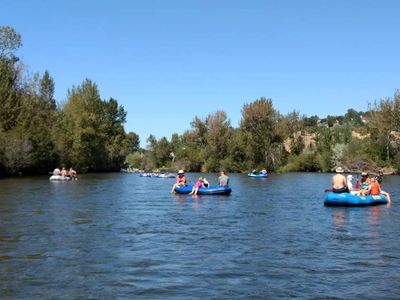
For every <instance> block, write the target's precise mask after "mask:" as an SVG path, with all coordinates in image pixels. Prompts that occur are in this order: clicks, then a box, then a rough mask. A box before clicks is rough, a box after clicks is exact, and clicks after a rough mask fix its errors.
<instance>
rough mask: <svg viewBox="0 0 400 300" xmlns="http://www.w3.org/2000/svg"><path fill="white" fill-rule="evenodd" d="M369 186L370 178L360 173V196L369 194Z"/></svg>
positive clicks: (366, 174) (365, 173)
mask: <svg viewBox="0 0 400 300" xmlns="http://www.w3.org/2000/svg"><path fill="white" fill-rule="evenodd" d="M370 185H371V178H369V177H368V173H367V172H362V173H361V181H360V184H359V186H360V195H362V196H365V195H368V194H369V190H370Z"/></svg>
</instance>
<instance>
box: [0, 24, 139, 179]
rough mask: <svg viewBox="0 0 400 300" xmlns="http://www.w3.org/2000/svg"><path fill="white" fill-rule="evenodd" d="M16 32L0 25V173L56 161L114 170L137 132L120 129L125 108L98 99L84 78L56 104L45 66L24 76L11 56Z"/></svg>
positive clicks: (42, 168)
mask: <svg viewBox="0 0 400 300" xmlns="http://www.w3.org/2000/svg"><path fill="white" fill-rule="evenodd" d="M21 45H22V41H21V36H20V35H19V34H18V33H17V32H15V30H14V29H12V28H11V27H0V175H13V174H30V173H35V174H38V173H39V174H40V173H48V171H50V170H53V168H54V167H56V166H66V167H69V166H73V167H74V168H76V169H77V170H79V171H81V172H82V171H83V172H85V171H106V170H118V169H119V168H120V166H121V165H122V163H123V162H124V160H125V157H126V155H127V154H128V153H129V152H132V151H135V150H137V148H138V145H139V138H138V136H137V135H136V134H135V133H129V134H126V133H125V130H124V127H123V124H124V122H125V118H126V112H125V111H124V109H123V107H122V106H120V105H118V102H117V101H116V100H115V99H112V98H111V99H108V100H102V99H101V98H100V94H99V91H98V88H97V85H96V84H95V83H93V82H92V81H90V80H89V79H86V80H84V81H83V83H82V84H81V85H79V86H76V87H72V88H71V90H70V91H69V92H68V95H67V99H66V100H65V101H64V102H63V103H59V104H58V105H57V103H56V100H55V99H54V85H55V83H54V80H53V78H52V77H51V76H50V74H49V72H48V71H45V72H44V74H43V75H39V74H34V75H33V76H28V75H27V71H26V70H25V66H24V65H23V63H22V62H20V61H19V59H18V57H16V56H15V51H16V50H17V49H18V48H19V47H20V46H21Z"/></svg>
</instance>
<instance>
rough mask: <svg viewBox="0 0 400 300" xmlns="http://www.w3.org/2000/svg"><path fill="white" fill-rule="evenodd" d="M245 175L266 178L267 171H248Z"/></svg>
mask: <svg viewBox="0 0 400 300" xmlns="http://www.w3.org/2000/svg"><path fill="white" fill-rule="evenodd" d="M247 176H249V177H255V178H267V177H268V173H257V174H255V173H251V172H250V173H248V174H247Z"/></svg>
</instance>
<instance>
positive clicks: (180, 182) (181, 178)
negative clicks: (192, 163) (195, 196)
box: [171, 169, 186, 193]
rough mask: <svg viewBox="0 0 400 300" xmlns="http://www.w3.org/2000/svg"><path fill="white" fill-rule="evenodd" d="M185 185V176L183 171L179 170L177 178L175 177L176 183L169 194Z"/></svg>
mask: <svg viewBox="0 0 400 300" xmlns="http://www.w3.org/2000/svg"><path fill="white" fill-rule="evenodd" d="M185 185H186V176H185V172H183V170H182V169H181V170H179V171H178V176H176V182H175V183H174V185H173V186H172V190H171V193H173V192H175V189H176V187H178V186H185Z"/></svg>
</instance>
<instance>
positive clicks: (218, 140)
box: [205, 111, 231, 171]
mask: <svg viewBox="0 0 400 300" xmlns="http://www.w3.org/2000/svg"><path fill="white" fill-rule="evenodd" d="M205 124H206V129H207V132H206V151H205V160H206V164H205V171H217V170H218V169H219V168H220V167H221V161H222V160H224V159H225V158H226V156H227V153H228V143H229V139H230V137H231V123H230V120H229V119H228V116H227V114H226V112H224V111H217V112H215V113H213V114H210V115H208V116H207V118H206V121H205Z"/></svg>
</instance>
